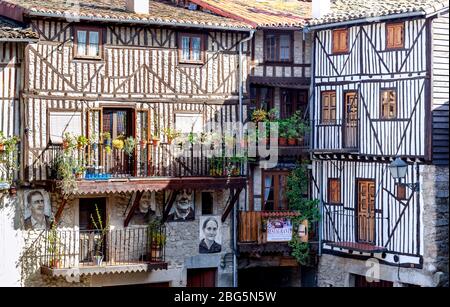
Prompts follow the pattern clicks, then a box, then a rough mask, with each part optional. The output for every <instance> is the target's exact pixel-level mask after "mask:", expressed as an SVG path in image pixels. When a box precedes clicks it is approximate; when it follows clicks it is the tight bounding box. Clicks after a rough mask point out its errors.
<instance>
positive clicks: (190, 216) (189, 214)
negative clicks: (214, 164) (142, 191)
mask: <svg viewBox="0 0 450 307" xmlns="http://www.w3.org/2000/svg"><path fill="white" fill-rule="evenodd" d="M169 197H170V193H167V194H166V197H165V199H166V201H167V199H168V198H169ZM194 203H195V193H194V190H192V189H182V190H180V191H179V193H178V194H177V197H176V199H175V202H174V203H173V206H172V208H171V210H170V212H169V215H168V216H167V221H168V222H183V221H193V220H194V219H195V205H194Z"/></svg>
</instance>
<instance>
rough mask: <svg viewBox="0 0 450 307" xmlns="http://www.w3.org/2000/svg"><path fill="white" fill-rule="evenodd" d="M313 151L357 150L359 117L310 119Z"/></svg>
mask: <svg viewBox="0 0 450 307" xmlns="http://www.w3.org/2000/svg"><path fill="white" fill-rule="evenodd" d="M312 126H313V129H312V133H313V144H312V150H313V151H332V152H333V151H357V150H358V149H359V135H360V121H359V119H335V120H328V121H323V120H317V121H312Z"/></svg>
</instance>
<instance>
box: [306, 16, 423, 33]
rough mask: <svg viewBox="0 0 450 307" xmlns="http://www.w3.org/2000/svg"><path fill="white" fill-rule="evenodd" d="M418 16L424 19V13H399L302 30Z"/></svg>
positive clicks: (308, 29)
mask: <svg viewBox="0 0 450 307" xmlns="http://www.w3.org/2000/svg"><path fill="white" fill-rule="evenodd" d="M420 16H423V17H426V15H425V12H423V11H416V12H407V13H400V14H391V15H384V16H376V17H365V18H359V19H352V20H347V21H337V22H331V23H324V24H318V25H312V26H305V28H304V30H305V32H309V31H316V30H323V29H328V28H335V27H342V26H350V25H355V24H361V23H368V22H374V21H384V20H388V19H398V18H408V17H420Z"/></svg>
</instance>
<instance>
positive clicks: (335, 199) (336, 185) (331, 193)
mask: <svg viewBox="0 0 450 307" xmlns="http://www.w3.org/2000/svg"><path fill="white" fill-rule="evenodd" d="M328 202H329V203H330V204H340V203H341V180H340V179H336V178H329V179H328Z"/></svg>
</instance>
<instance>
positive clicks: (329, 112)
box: [321, 91, 336, 124]
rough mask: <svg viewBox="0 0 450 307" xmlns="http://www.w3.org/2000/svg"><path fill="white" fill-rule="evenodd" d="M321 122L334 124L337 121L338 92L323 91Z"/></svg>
mask: <svg viewBox="0 0 450 307" xmlns="http://www.w3.org/2000/svg"><path fill="white" fill-rule="evenodd" d="M321 109H322V110H321V111H322V116H321V123H322V124H334V123H335V122H336V92H335V91H326V92H322V102H321Z"/></svg>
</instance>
